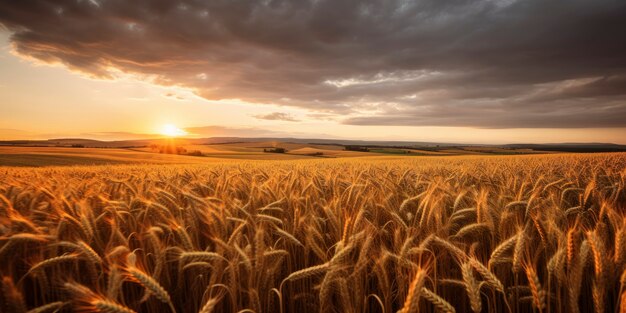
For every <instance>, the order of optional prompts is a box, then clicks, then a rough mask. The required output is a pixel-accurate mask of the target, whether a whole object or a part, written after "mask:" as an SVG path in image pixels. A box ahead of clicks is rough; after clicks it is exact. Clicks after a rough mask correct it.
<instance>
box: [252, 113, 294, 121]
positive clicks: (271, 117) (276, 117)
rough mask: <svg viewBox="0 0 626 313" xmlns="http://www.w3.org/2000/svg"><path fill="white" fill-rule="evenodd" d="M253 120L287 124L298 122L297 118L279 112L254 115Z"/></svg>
mask: <svg viewBox="0 0 626 313" xmlns="http://www.w3.org/2000/svg"><path fill="white" fill-rule="evenodd" d="M254 117H255V118H257V119H260V120H268V121H287V122H298V121H300V120H298V119H297V118H295V117H293V116H292V115H291V114H287V113H281V112H272V113H269V114H257V115H254Z"/></svg>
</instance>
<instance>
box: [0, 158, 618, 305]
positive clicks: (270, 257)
mask: <svg viewBox="0 0 626 313" xmlns="http://www.w3.org/2000/svg"><path fill="white" fill-rule="evenodd" d="M38 149H40V148H38ZM213 149H216V150H218V149H217V148H213ZM301 149H309V150H312V149H318V148H312V147H304V148H301ZM68 150H69V149H68ZM294 150H296V149H294ZM309 150H304V151H305V152H307V154H308V152H310V151H309ZM101 151H104V150H101ZM116 151H117V150H116ZM120 151H121V152H115V153H113V152H109V153H113V154H114V155H108V156H107V158H108V159H111V158H114V159H115V158H118V160H119V161H120V162H122V163H132V164H107V165H89V166H80V164H79V163H74V165H77V166H72V167H54V166H53V167H43V168H32V167H0V181H1V183H0V273H1V275H2V277H1V279H2V293H1V296H0V311H2V312H27V311H29V310H37V311H36V312H54V311H55V310H60V311H63V312H66V311H67V312H72V311H96V312H98V311H99V312H179V313H181V312H318V311H319V312H397V311H401V312H404V313H409V312H411V313H412V312H430V311H440V312H594V311H595V312H614V311H615V310H617V309H619V308H620V307H621V308H622V310H624V307H623V305H625V304H626V303H624V302H626V285H625V284H626V272H625V271H624V270H625V269H626V252H625V251H626V218H625V214H626V213H625V211H626V155H624V154H619V153H606V154H586V155H582V154H551V155H524V156H483V155H468V156H446V157H443V156H427V157H426V156H423V157H422V156H417V157H403V156H379V155H376V156H372V157H368V158H363V157H351V158H336V159H323V158H307V159H300V160H280V161H271V160H264V161H258V160H243V161H237V162H234V161H233V160H223V161H218V159H211V158H201V157H197V158H194V157H186V156H175V155H170V156H168V155H160V154H155V153H145V152H133V151H130V150H129V151H126V150H120ZM341 152H343V151H341ZM68 153H69V152H68ZM126 153H131V154H132V153H140V154H141V156H142V157H143V156H144V155H150V156H153V157H154V158H156V161H158V162H155V163H159V164H143V163H147V162H143V161H142V162H139V163H142V164H138V162H130V161H128V160H131V159H134V158H136V155H132V156H130V155H126ZM74 157H76V156H74ZM180 158H183V161H181V159H180ZM187 160H202V161H198V162H195V161H189V162H187ZM206 160H213V161H211V162H208V161H206ZM177 163H185V164H177ZM623 303H624V304H623Z"/></svg>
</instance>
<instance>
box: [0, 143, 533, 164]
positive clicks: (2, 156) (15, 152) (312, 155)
mask: <svg viewBox="0 0 626 313" xmlns="http://www.w3.org/2000/svg"><path fill="white" fill-rule="evenodd" d="M181 147H182V148H184V149H186V151H187V152H199V153H200V154H201V156H190V155H175V154H162V153H158V151H155V150H154V149H153V148H150V147H135V148H70V147H52V146H47V147H29V146H0V166H61V165H104V164H140V163H150V164H153V163H154V164H194V163H211V162H216V161H217V162H219V161H224V160H297V159H316V158H351V157H376V156H385V155H386V156H390V155H396V156H407V157H408V156H449V155H469V154H475V155H480V154H520V153H523V154H533V153H538V152H537V151H533V150H530V149H501V148H486V147H483V148H481V147H475V148H471V147H467V148H456V149H450V148H441V149H439V150H434V149H433V150H419V149H399V148H391V147H378V148H370V149H369V152H360V151H348V150H346V149H345V147H344V146H340V145H316V144H301V143H289V142H276V141H267V142H243V143H228V144H207V145H199V144H187V145H181ZM275 148H283V149H285V150H286V152H285V153H268V152H265V151H264V150H271V149H275Z"/></svg>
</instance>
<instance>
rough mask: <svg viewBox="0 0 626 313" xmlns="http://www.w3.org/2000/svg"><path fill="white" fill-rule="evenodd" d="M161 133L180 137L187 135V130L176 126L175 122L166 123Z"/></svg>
mask: <svg viewBox="0 0 626 313" xmlns="http://www.w3.org/2000/svg"><path fill="white" fill-rule="evenodd" d="M161 135H164V136H168V137H179V136H184V135H187V132H186V131H184V130H182V129H180V128H178V127H176V126H174V125H173V124H165V125H163V128H161Z"/></svg>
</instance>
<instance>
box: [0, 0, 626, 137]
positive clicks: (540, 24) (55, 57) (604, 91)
mask: <svg viewBox="0 0 626 313" xmlns="http://www.w3.org/2000/svg"><path fill="white" fill-rule="evenodd" d="M0 3H1V4H0V23H2V24H3V25H4V26H5V27H6V28H8V29H9V30H10V31H11V32H12V33H13V35H12V37H11V41H12V43H13V44H14V47H15V49H16V51H17V52H18V53H20V54H22V55H25V56H29V57H33V58H35V59H39V60H42V61H45V62H60V63H63V64H65V65H67V66H68V67H70V68H72V69H74V70H77V71H81V72H84V73H86V74H88V75H92V76H97V77H102V78H111V77H114V75H115V71H112V69H116V70H121V71H124V72H128V73H134V74H140V75H143V76H145V77H146V78H147V79H151V80H153V81H155V82H157V83H160V84H165V85H175V84H176V85H182V86H187V87H190V88H193V89H194V90H196V92H197V93H198V94H199V95H200V96H202V97H204V98H207V99H229V98H236V99H242V100H244V101H250V102H258V103H273V104H278V105H285V106H295V107H302V108H306V109H310V110H312V111H314V112H317V113H313V114H330V115H336V116H338V115H340V114H341V115H345V116H347V118H346V119H344V121H343V122H344V123H347V124H358V125H363V124H367V125H415V126H420V125H438V126H474V127H488V128H493V127H495V128H502V127H505V128H506V127H566V128H567V127H624V126H626V115H625V111H626V57H624V56H625V55H626V36H624V33H626V2H625V1H623V0H594V1H589V0H555V1H545V0H518V1H514V0H450V1H441V0H420V1H407V0H379V1H374V0H372V1H349V0H345V1H332V0H311V1H305V0H300V1H293V0H283V1H281V0H266V1H258V0H248V1H246V0H238V1H233V0H213V1H191V0H189V1H178V2H177V1H170V0H167V1H166V0H161V1H159V0H143V1H142V0H136V1H125V0H108V1H107V0H92V1H87V0H83V1H80V0H66V1H62V0H58V1H35V0H24V1H9V0H0Z"/></svg>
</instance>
